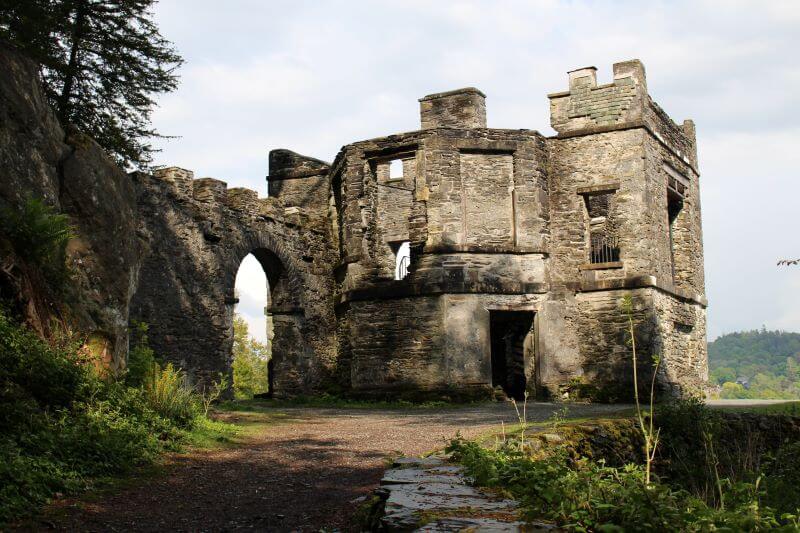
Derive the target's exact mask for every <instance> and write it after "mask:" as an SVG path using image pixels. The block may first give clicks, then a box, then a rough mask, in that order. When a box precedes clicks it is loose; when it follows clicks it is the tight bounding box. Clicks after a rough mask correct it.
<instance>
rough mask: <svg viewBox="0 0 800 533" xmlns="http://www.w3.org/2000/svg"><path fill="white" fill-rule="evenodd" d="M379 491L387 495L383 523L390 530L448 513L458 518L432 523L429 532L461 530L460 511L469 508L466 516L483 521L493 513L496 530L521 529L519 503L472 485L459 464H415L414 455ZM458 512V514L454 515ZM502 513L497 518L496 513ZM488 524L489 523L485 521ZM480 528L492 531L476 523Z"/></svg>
mask: <svg viewBox="0 0 800 533" xmlns="http://www.w3.org/2000/svg"><path fill="white" fill-rule="evenodd" d="M379 492H383V493H385V494H386V502H385V507H384V516H383V517H382V519H381V522H382V523H383V525H384V526H385V527H386V528H387V529H388V530H390V531H398V530H404V529H407V528H409V527H414V524H415V520H416V523H420V522H422V521H424V520H423V519H424V517H425V516H426V515H427V516H433V517H436V516H437V515H445V516H448V517H449V518H454V519H456V520H455V521H451V522H450V523H442V522H441V521H440V523H438V524H436V525H432V526H431V527H432V528H433V529H428V530H429V531H460V530H461V526H462V525H463V524H460V523H458V520H457V519H459V518H461V517H459V516H458V514H459V513H464V514H466V512H467V511H468V516H466V517H463V518H468V519H469V518H472V519H477V520H478V521H480V520H483V519H484V517H482V516H481V515H482V514H491V515H494V516H495V518H491V519H492V525H491V527H492V529H493V530H496V531H517V530H518V529H519V523H518V520H517V503H516V502H514V501H512V500H507V499H503V498H499V497H497V496H494V495H492V494H490V493H488V492H485V491H482V490H480V489H477V488H474V487H470V486H469V485H467V482H466V480H465V478H464V475H463V469H462V468H461V467H459V466H453V465H448V464H447V463H445V462H444V461H442V460H435V459H434V460H432V459H430V458H428V459H426V460H424V461H421V464H416V465H415V464H414V463H413V458H408V460H407V461H406V462H405V463H403V464H398V463H395V465H394V466H393V468H391V469H389V470H387V471H386V473H385V474H384V476H383V479H381V489H380V491H379ZM452 514H455V515H456V516H450V515H452ZM498 514H499V515H502V518H501V519H497V518H496V515H498ZM485 525H486V526H487V527H488V524H485ZM473 527H477V528H478V530H480V531H484V530H488V529H485V528H483V527H481V525H480V524H473Z"/></svg>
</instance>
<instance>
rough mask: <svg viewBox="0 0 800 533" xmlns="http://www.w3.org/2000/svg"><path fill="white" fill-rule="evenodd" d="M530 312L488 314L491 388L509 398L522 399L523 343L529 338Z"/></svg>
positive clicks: (523, 388)
mask: <svg viewBox="0 0 800 533" xmlns="http://www.w3.org/2000/svg"><path fill="white" fill-rule="evenodd" d="M532 328H533V312H532V311H489V336H490V339H491V350H492V355H491V358H492V387H500V388H502V389H503V392H505V393H506V395H507V396H508V397H509V398H514V399H515V400H523V399H525V390H526V389H527V386H528V379H527V377H526V374H525V352H526V340H527V339H528V336H529V335H532V334H533V333H532Z"/></svg>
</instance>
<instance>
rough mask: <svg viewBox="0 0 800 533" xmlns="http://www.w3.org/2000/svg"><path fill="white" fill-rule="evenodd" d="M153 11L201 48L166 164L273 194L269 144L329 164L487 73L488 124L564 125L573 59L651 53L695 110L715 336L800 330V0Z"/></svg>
mask: <svg viewBox="0 0 800 533" xmlns="http://www.w3.org/2000/svg"><path fill="white" fill-rule="evenodd" d="M156 18H157V21H158V23H159V24H160V26H161V29H162V32H163V34H164V35H165V36H166V37H167V38H169V39H171V40H173V41H174V42H175V44H176V46H177V48H178V49H179V50H180V52H181V53H182V54H183V55H184V57H185V58H186V59H187V64H186V65H185V66H184V68H183V69H182V76H183V80H182V85H181V87H180V88H179V90H178V91H177V92H176V93H175V94H172V95H167V96H165V97H164V98H163V99H162V100H161V108H160V109H159V110H158V111H157V112H156V113H155V116H154V121H155V125H156V127H157V128H158V129H159V130H160V131H162V132H163V133H166V134H173V135H180V136H181V138H179V139H174V140H171V141H165V142H162V143H159V144H160V146H162V147H163V149H164V152H163V153H162V154H160V156H159V158H158V159H159V162H161V163H164V164H178V165H180V166H184V167H186V168H189V169H192V170H195V172H196V175H197V176H206V175H210V176H213V177H217V178H219V179H223V180H225V181H227V182H228V183H229V185H230V186H246V187H250V188H254V189H257V190H258V191H260V192H261V193H262V194H263V192H264V191H265V190H266V188H265V185H264V176H265V174H266V172H267V153H268V151H269V150H270V149H274V148H290V149H293V150H296V151H298V152H300V153H305V154H308V155H312V156H315V157H319V158H321V159H325V160H332V159H333V157H334V156H335V154H336V152H337V151H338V150H339V148H340V147H341V146H342V145H344V144H347V143H350V142H353V141H357V140H361V139H365V138H371V137H375V136H381V135H386V134H391V133H396V132H400V131H409V130H413V129H416V128H417V127H418V124H419V122H418V120H419V119H418V116H417V113H418V104H417V98H419V97H421V96H424V95H425V94H429V93H432V92H439V91H443V90H448V89H453V88H456V87H461V86H468V85H472V86H476V87H478V88H480V89H481V90H483V91H484V92H485V93H486V94H487V97H488V98H487V106H488V110H487V112H488V113H487V114H488V117H489V125H490V126H493V127H503V128H531V129H538V130H540V131H542V132H543V133H546V134H547V133H551V132H552V130H551V129H550V128H549V116H548V113H549V111H548V102H547V99H546V94H547V93H548V92H554V91H560V90H564V89H565V88H566V86H567V77H566V71H568V70H571V69H573V68H576V67H581V66H586V65H595V66H597V67H598V69H599V72H598V77H599V78H600V80H606V81H608V80H610V79H611V65H612V64H613V63H614V62H616V61H621V60H626V59H631V58H640V59H641V60H642V61H643V62H644V63H645V65H646V67H647V73H648V87H649V89H650V92H651V94H652V95H653V96H654V98H655V99H656V100H657V101H658V102H659V103H660V104H661V105H662V106H663V107H664V108H665V109H666V111H667V112H668V113H670V115H671V116H672V117H673V118H674V119H676V120H678V121H682V120H683V119H684V118H693V119H694V120H695V122H696V124H697V129H698V139H699V148H700V168H701V171H702V173H703V175H702V178H701V179H702V194H703V198H702V199H703V209H704V220H703V223H704V232H705V244H706V277H707V287H708V295H709V300H710V308H709V333H710V336H712V337H713V336H715V335H717V334H718V333H720V332H722V331H731V330H733V329H740V328H753V327H760V326H761V324H766V325H767V326H768V327H778V326H780V327H785V328H789V329H795V330H800V321H799V319H798V314H799V313H800V312H799V311H798V308H799V307H800V304H798V303H796V301H797V300H800V298H797V295H798V286H797V276H798V274H797V273H798V272H800V268H796V269H795V270H793V271H789V270H788V269H783V270H781V269H778V268H777V267H775V266H774V263H775V260H776V259H777V258H778V257H781V256H792V255H794V256H800V243H799V242H798V238H797V235H796V231H795V229H794V227H795V226H796V222H795V219H796V215H795V212H796V208H795V206H794V204H795V199H796V198H798V197H800V180H798V175H797V174H798V171H797V169H798V168H800V161H798V152H799V151H798V150H797V147H798V146H800V131H799V130H798V127H797V124H800V61H798V60H797V59H796V50H797V49H798V48H800V32H798V31H797V27H798V22H800V2H797V1H796V0H787V1H780V0H773V1H770V2H761V3H754V2H749V1H744V0H735V1H730V0H724V1H723V0H684V1H664V0H662V1H653V2H639V1H634V0H625V1H618V2H603V3H600V2H594V1H589V0H571V1H557V0H543V1H537V2H530V1H522V0H519V1H499V0H498V1H489V0H485V1H466V0H463V1H452V2H430V1H425V0H407V1H403V2H400V1H381V2H375V1H355V0H331V1H327V2H311V1H303V0H292V1H288V0H287V1H274V2H258V1H256V0H246V1H245V0H239V1H237V2H229V3H227V4H226V5H225V8H224V9H222V8H220V4H219V2H213V1H211V0H192V1H189V0H163V1H162V2H161V3H159V4H157V17H156ZM257 274H258V272H253V273H251V274H248V273H246V272H245V271H244V270H243V272H242V273H241V274H240V279H247V278H249V277H250V276H254V277H255V276H256V275H257ZM259 286H261V285H260V282H258V281H256V282H252V283H250V282H247V287H248V288H240V289H241V291H247V292H248V293H249V291H251V290H256V289H257V288H258V287H259ZM243 302H244V300H243ZM243 305H244V304H240V307H242V306H243ZM248 312H249V313H251V314H252V313H253V312H254V311H252V310H251V311H248ZM256 314H257V313H256ZM253 316H255V315H253ZM251 328H252V330H253V331H257V330H259V329H258V328H257V327H256V326H251ZM261 330H263V328H261Z"/></svg>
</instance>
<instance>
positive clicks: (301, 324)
mask: <svg viewBox="0 0 800 533" xmlns="http://www.w3.org/2000/svg"><path fill="white" fill-rule="evenodd" d="M135 181H136V185H137V189H138V193H139V202H138V203H139V213H140V217H141V227H140V232H141V233H142V234H143V236H144V237H145V238H146V240H147V242H148V253H147V257H146V260H145V262H144V264H143V266H142V270H141V276H140V283H139V288H138V290H137V292H136V295H135V297H134V299H133V313H132V314H133V317H134V318H135V319H137V320H140V321H143V322H146V323H147V324H148V325H149V327H150V331H149V337H150V342H151V345H152V347H153V349H154V350H155V351H156V353H158V354H159V355H160V356H162V357H164V358H165V359H167V360H168V361H172V362H175V363H177V364H178V365H180V366H181V367H183V368H186V369H188V370H190V371H191V372H192V373H193V375H194V376H195V377H196V379H197V380H199V381H204V380H209V379H215V378H216V374H217V373H218V372H223V373H227V372H229V370H230V363H231V360H230V358H231V346H232V334H233V328H232V319H233V307H234V304H235V302H236V300H235V298H234V292H233V289H234V283H235V278H236V273H237V271H238V268H239V265H240V264H241V261H242V259H244V257H245V256H246V255H247V254H249V253H253V254H254V255H255V256H256V258H257V259H258V260H259V261H260V262H261V264H262V266H263V267H264V270H265V273H266V274H267V278H268V282H269V285H270V287H269V288H270V309H269V312H270V313H271V314H272V316H273V324H274V328H275V333H274V344H273V347H272V348H273V349H272V354H273V361H274V381H273V383H274V387H275V393H276V394H291V393H299V392H304V391H309V390H311V389H312V388H314V387H317V386H319V384H320V383H321V382H323V381H324V380H325V379H327V377H328V376H329V375H330V374H331V373H332V372H334V371H335V364H336V354H335V344H334V343H333V342H331V339H333V338H334V336H335V333H334V332H335V325H334V319H333V310H332V309H331V308H330V306H328V305H326V303H327V302H329V301H330V299H331V293H332V272H331V265H332V261H331V260H330V248H329V239H328V231H327V227H325V226H321V227H312V226H311V225H310V223H309V222H308V221H307V220H303V219H302V217H301V216H300V215H299V214H293V215H289V216H287V215H285V214H284V206H283V204H282V202H280V200H278V199H276V198H266V199H259V198H258V196H257V194H256V192H255V191H249V190H247V189H227V188H226V185H225V183H224V182H221V181H219V180H214V179H211V178H203V179H195V180H193V179H192V175H191V173H190V172H188V171H183V170H181V169H165V170H163V171H159V172H158V173H157V174H156V175H155V176H150V175H146V174H137V175H135ZM303 222H305V224H303Z"/></svg>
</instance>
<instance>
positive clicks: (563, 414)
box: [549, 405, 569, 428]
mask: <svg viewBox="0 0 800 533" xmlns="http://www.w3.org/2000/svg"><path fill="white" fill-rule="evenodd" d="M568 416H569V407H567V406H566V405H565V406H564V407H562V408H561V409H558V410H556V411H553V414H552V415H550V420H549V422H550V424H551V425H552V426H553V427H554V428H557V427H558V426H561V425H563V424H564V422H566V421H567V417H568Z"/></svg>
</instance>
